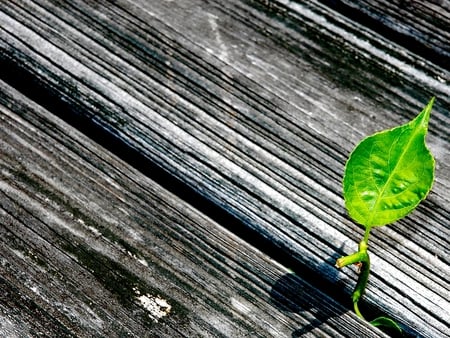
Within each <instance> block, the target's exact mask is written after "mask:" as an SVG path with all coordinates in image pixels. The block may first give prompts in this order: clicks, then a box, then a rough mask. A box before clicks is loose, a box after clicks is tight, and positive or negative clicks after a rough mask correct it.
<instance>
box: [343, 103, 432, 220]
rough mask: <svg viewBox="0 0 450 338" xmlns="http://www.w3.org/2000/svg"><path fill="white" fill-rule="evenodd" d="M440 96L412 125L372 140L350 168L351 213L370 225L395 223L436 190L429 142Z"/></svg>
mask: <svg viewBox="0 0 450 338" xmlns="http://www.w3.org/2000/svg"><path fill="white" fill-rule="evenodd" d="M433 102H434V98H432V99H431V101H430V102H429V103H428V105H427V106H426V107H425V109H424V110H423V111H422V112H421V113H420V114H419V115H418V116H417V117H416V118H415V119H413V120H412V121H410V122H409V123H407V124H404V125H402V126H399V127H396V128H393V129H390V130H385V131H382V132H379V133H376V134H374V135H372V136H369V137H367V138H366V139H364V140H363V141H361V143H360V144H359V145H358V146H357V147H356V148H355V150H353V152H352V153H351V155H350V158H349V160H348V162H347V164H346V167H345V175H344V182H343V185H344V198H345V205H346V207H347V210H348V212H349V215H350V216H351V217H352V218H353V219H354V220H355V221H356V222H358V223H360V224H361V225H363V226H365V227H372V226H382V225H385V224H389V223H393V222H395V221H397V220H399V219H400V218H402V217H404V216H406V215H407V214H408V213H410V212H411V211H412V210H413V209H414V208H415V207H416V206H417V205H418V204H419V203H420V201H422V200H423V199H424V198H425V197H426V195H427V194H428V192H429V191H430V189H431V186H432V184H433V179H434V166H435V165H434V158H433V156H432V155H431V153H430V151H429V150H428V148H427V146H426V144H425V136H426V134H427V130H428V120H429V118H430V113H431V108H432V106H433Z"/></svg>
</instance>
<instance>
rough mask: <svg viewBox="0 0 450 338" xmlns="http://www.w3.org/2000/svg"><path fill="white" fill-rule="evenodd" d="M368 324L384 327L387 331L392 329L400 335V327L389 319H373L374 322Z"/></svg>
mask: <svg viewBox="0 0 450 338" xmlns="http://www.w3.org/2000/svg"><path fill="white" fill-rule="evenodd" d="M370 324H372V325H373V326H376V327H385V328H388V329H394V330H396V331H398V332H399V333H402V329H401V328H400V326H399V325H398V324H397V323H396V322H395V321H393V320H392V319H391V318H388V317H378V318H375V319H374V320H372V321H370Z"/></svg>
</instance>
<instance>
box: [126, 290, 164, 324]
mask: <svg viewBox="0 0 450 338" xmlns="http://www.w3.org/2000/svg"><path fill="white" fill-rule="evenodd" d="M134 292H135V293H136V299H137V300H138V303H139V304H140V305H142V307H143V308H144V309H145V310H147V311H148V316H149V317H150V318H151V319H153V321H154V322H155V323H157V322H158V321H159V320H160V319H161V318H162V317H165V316H167V315H168V314H169V313H170V310H171V309H172V306H171V305H170V304H169V303H168V302H167V300H165V299H164V298H161V297H160V296H153V295H151V294H149V293H147V294H145V295H141V292H140V291H139V290H138V289H137V288H134Z"/></svg>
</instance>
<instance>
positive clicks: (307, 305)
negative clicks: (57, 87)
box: [0, 82, 380, 337]
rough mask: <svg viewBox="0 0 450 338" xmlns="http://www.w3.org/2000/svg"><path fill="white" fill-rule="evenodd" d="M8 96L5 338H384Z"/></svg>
mask: <svg viewBox="0 0 450 338" xmlns="http://www.w3.org/2000/svg"><path fill="white" fill-rule="evenodd" d="M0 93H1V94H0V129H1V130H2V132H1V134H0V135H1V138H0V168H1V172H0V175H1V176H0V177H1V180H0V196H1V197H0V200H1V203H0V206H1V207H0V224H1V226H0V286H1V288H0V335H2V336H8V337H14V336H17V337H19V336H21V337H23V336H46V337H50V336H52V337H63V336H64V337H65V336H78V337H93V336H105V335H106V336H108V337H118V336H121V337H123V336H135V337H156V336H158V337H161V336H168V337H169V336H170V337H176V336H189V337H193V336H196V337H197V336H204V337H208V336H214V337H220V336H227V337H250V336H251V337H255V336H257V337H268V336H273V337H282V336H283V337H286V336H291V335H292V336H299V335H301V334H305V335H307V336H308V335H309V336H317V335H321V336H330V337H336V336H349V335H352V334H353V333H354V332H360V333H361V334H363V335H364V336H368V337H377V336H379V335H380V332H378V331H377V330H375V329H373V328H372V327H370V326H369V325H367V324H365V323H361V322H360V321H359V320H357V318H356V317H355V316H354V315H353V314H351V313H349V312H348V311H346V310H345V309H344V308H343V307H342V305H340V304H338V303H336V301H334V300H333V299H331V298H330V297H328V296H326V295H325V294H323V293H321V292H320V291H318V290H317V289H316V288H314V286H312V285H310V284H309V283H307V282H306V281H304V280H303V279H302V278H301V277H299V276H294V275H292V274H290V273H288V272H287V269H286V268H284V267H283V266H281V265H280V264H278V263H276V262H274V261H273V260H271V259H270V257H268V256H267V255H264V254H262V253H261V252H259V251H258V250H256V249H255V248H253V247H251V246H250V245H249V244H248V243H246V242H244V241H243V240H242V239H239V238H237V237H236V236H235V235H233V234H231V233H230V232H229V231H227V230H226V229H224V228H223V227H221V226H220V225H218V224H216V223H215V222H213V221H211V220H210V219H208V218H207V217H205V216H204V215H201V214H199V213H198V212H197V211H196V210H194V209H193V208H192V207H191V206H189V205H187V204H186V203H184V202H182V201H181V200H179V199H178V198H177V197H175V196H173V195H172V194H170V193H168V192H167V191H165V190H164V189H163V188H161V187H160V186H159V185H157V184H155V183H154V182H152V181H151V180H150V179H148V178H146V177H145V176H144V175H143V174H142V173H140V172H138V171H137V170H135V169H133V168H132V167H130V166H129V165H127V164H126V163H124V162H123V161H121V160H119V159H118V158H117V157H115V156H112V155H110V154H109V153H108V152H106V151H105V150H104V149H103V148H101V147H100V146H98V145H97V144H95V143H93V142H92V141H90V140H89V139H87V138H86V137H84V136H83V135H81V134H80V133H79V132H77V131H75V130H74V129H73V128H71V127H69V126H68V125H67V124H65V123H64V122H63V121H61V120H59V119H58V118H55V117H54V116H53V115H51V114H50V113H48V112H47V111H45V110H44V109H42V108H40V107H38V106H36V105H35V104H34V103H33V102H31V101H29V100H27V99H25V98H24V97H23V96H22V95H21V94H19V93H18V92H16V91H15V90H12V89H11V88H10V87H8V86H7V85H5V84H4V83H3V82H0ZM157 302H159V305H158V303H157ZM166 302H167V304H166ZM168 306H170V309H169V308H168Z"/></svg>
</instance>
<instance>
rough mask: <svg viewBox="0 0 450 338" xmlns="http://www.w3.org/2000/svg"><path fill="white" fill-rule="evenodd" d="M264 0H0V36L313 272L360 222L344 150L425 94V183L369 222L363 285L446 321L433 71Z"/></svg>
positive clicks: (374, 39)
mask: <svg viewBox="0 0 450 338" xmlns="http://www.w3.org/2000/svg"><path fill="white" fill-rule="evenodd" d="M271 4H272V7H271V9H270V12H265V11H266V9H265V8H264V7H261V6H260V5H259V4H258V3H257V2H251V1H249V2H239V1H227V2H226V3H223V2H220V3H219V2H217V3H216V2H214V1H212V2H208V3H205V2H203V1H183V2H176V3H174V2H158V3H156V4H155V3H151V4H149V3H147V2H144V1H134V2H128V1H117V2H116V3H115V5H111V4H109V3H106V2H102V1H99V2H95V4H94V3H89V2H77V1H72V2H70V3H65V2H58V6H55V5H53V4H52V2H49V1H44V0H42V1H20V2H19V1H11V2H8V4H2V5H1V18H0V19H1V21H2V23H3V25H2V28H3V29H2V31H1V33H2V34H1V35H0V37H1V40H0V44H1V51H2V55H3V58H4V59H9V60H13V62H14V63H15V64H16V65H19V66H20V67H23V68H24V69H25V71H26V72H29V73H31V74H32V75H33V76H34V77H35V78H34V79H35V81H36V82H37V84H38V87H39V88H44V91H45V92H47V93H48V92H50V93H53V95H54V98H55V99H57V98H58V97H62V98H63V100H64V101H68V102H70V104H71V105H72V106H73V107H74V108H73V111H72V113H74V112H75V113H81V114H85V115H86V116H88V117H89V118H92V119H93V120H94V121H95V122H96V123H97V124H99V125H101V126H103V128H106V129H108V130H110V131H111V132H113V133H115V134H117V136H118V137H119V138H121V139H122V140H123V142H125V143H126V144H128V145H130V146H131V147H133V148H135V149H138V150H139V151H140V152H141V153H142V154H144V155H146V156H147V157H148V158H150V159H151V160H152V161H154V162H155V163H156V164H157V165H159V166H161V167H163V168H164V169H165V170H167V171H168V172H170V173H171V174H173V175H174V176H175V177H177V178H179V179H180V180H182V181H184V182H186V183H187V184H189V185H190V186H192V187H195V189H197V191H198V192H199V193H201V194H202V195H204V196H206V197H207V198H208V199H210V200H212V201H214V202H215V203H217V204H218V205H220V206H221V207H223V208H224V209H226V210H228V211H229V212H230V213H232V214H233V215H235V216H236V217H238V218H239V219H241V220H242V222H243V223H244V224H245V225H246V226H247V227H249V228H251V229H254V230H256V231H258V232H259V233H260V234H261V235H262V236H264V237H265V238H268V239H270V240H271V241H273V243H274V244H275V245H277V246H279V247H280V251H281V252H288V253H290V254H292V256H293V257H294V258H295V259H296V260H297V262H298V264H299V265H300V266H305V267H307V268H308V269H311V270H312V271H315V272H316V273H317V274H320V275H321V276H323V278H324V280H326V281H328V282H335V281H336V271H335V269H334V267H333V266H332V265H333V262H332V261H333V259H330V258H331V257H335V255H336V253H342V252H343V251H345V252H349V251H353V250H354V249H355V246H356V244H355V243H356V241H358V239H359V236H360V234H361V230H360V229H359V228H358V227H357V226H356V225H354V224H353V223H352V222H350V221H349V220H348V219H347V217H346V215H345V213H344V210H343V203H342V198H341V194H340V189H341V188H340V177H341V174H342V168H343V165H344V161H345V158H346V155H347V154H348V153H349V151H350V150H351V148H352V147H353V145H354V144H355V143H356V142H357V141H358V140H359V139H360V138H361V137H363V136H364V135H367V134H369V133H372V132H374V131H375V130H379V129H382V128H386V127H389V126H393V125H396V124H399V123H402V122H405V121H406V120H407V119H409V118H410V117H412V116H413V115H414V114H416V113H417V111H418V109H420V108H421V107H422V106H423V104H424V103H425V102H426V101H427V99H428V98H429V97H430V96H431V95H432V94H433V95H437V97H438V101H437V105H436V109H435V110H434V112H433V118H432V121H431V123H430V137H429V142H430V144H431V146H432V150H433V152H434V153H435V155H436V158H437V160H438V164H439V165H438V170H437V180H436V184H435V187H434V189H433V192H432V193H431V195H430V197H429V199H428V200H427V201H426V202H425V203H424V205H423V206H421V207H420V208H419V210H417V212H415V213H414V215H413V216H412V217H410V218H408V219H406V220H404V221H401V222H399V224H398V225H397V226H396V227H392V228H389V229H383V231H379V232H376V233H374V236H373V241H372V244H373V256H374V258H373V261H374V263H373V276H372V278H371V281H370V285H369V290H368V295H367V297H366V299H367V304H368V305H371V306H372V307H377V308H379V309H382V310H383V311H386V312H387V313H388V314H389V315H391V316H393V317H395V318H396V319H397V320H399V321H400V322H401V323H402V324H403V325H405V327H406V330H407V332H409V333H411V334H420V335H423V336H429V337H432V336H436V335H440V334H442V333H443V332H446V330H448V322H449V321H450V318H449V313H448V311H447V309H448V308H449V300H448V299H449V298H450V297H449V295H450V286H449V285H450V284H449V283H450V273H449V269H448V265H449V262H450V258H449V255H448V253H447V252H446V250H445V248H446V247H447V246H448V238H449V237H448V235H449V229H448V226H447V225H446V223H447V222H448V219H449V214H450V213H449V209H448V205H449V203H448V202H449V197H448V189H449V186H450V176H449V175H450V174H449V172H450V171H449V167H448V164H447V163H445V155H446V154H447V153H448V150H449V144H448V135H449V131H448V126H449V116H448V113H446V110H445V109H444V107H446V106H448V103H449V101H448V100H449V99H448V97H449V93H450V89H449V86H448V79H449V76H448V73H447V72H446V71H445V70H442V69H440V68H438V67H436V66H435V65H433V64H431V63H429V62H427V60H425V59H420V58H418V57H417V56H415V55H414V54H411V53H409V52H408V51H407V50H404V49H402V48H400V47H398V46H396V45H392V44H391V43H390V42H389V41H387V40H385V39H383V38H381V37H379V36H377V35H374V34H373V33H372V32H371V31H369V30H367V29H364V27H362V26H358V25H356V26H355V25H354V23H352V22H351V21H348V20H347V19H346V18H345V17H342V16H339V15H337V14H336V13H334V12H331V11H329V10H328V9H326V8H325V7H322V6H320V5H318V4H317V3H316V2H314V1H312V2H309V3H308V4H299V3H293V2H283V3H281V2H271ZM258 6H259V7H258ZM268 14H270V15H268ZM32 88H34V87H32ZM30 95H32V93H31V94H30ZM46 104H48V105H49V106H50V107H51V105H52V104H54V103H52V102H46ZM393 112H395V114H394V113H393ZM343 243H344V246H342V245H343ZM392 243H395V245H392ZM275 258H277V257H275ZM341 276H342V277H344V276H345V277H346V278H350V279H351V280H347V281H345V282H344V288H345V290H346V292H347V293H348V292H350V289H351V287H352V286H353V284H354V276H353V275H352V274H350V273H349V272H347V271H345V272H344V273H343V275H341ZM342 277H341V278H342ZM338 292H341V290H340V287H339V290H338Z"/></svg>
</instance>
